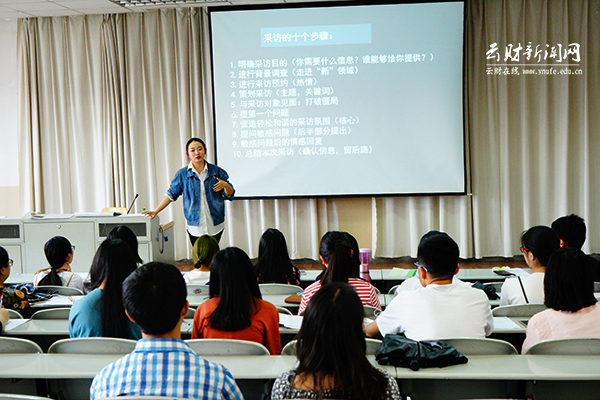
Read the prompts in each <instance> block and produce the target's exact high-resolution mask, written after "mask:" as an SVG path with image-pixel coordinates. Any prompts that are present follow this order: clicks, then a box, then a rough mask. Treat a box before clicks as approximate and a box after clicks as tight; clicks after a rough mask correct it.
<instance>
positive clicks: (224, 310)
mask: <svg viewBox="0 0 600 400" xmlns="http://www.w3.org/2000/svg"><path fill="white" fill-rule="evenodd" d="M209 293H210V297H211V298H212V297H218V298H219V304H218V305H217V308H216V309H215V311H213V313H212V314H211V316H210V317H209V321H210V325H211V327H212V328H214V329H220V330H223V331H229V332H231V331H238V330H240V329H244V328H247V327H248V326H250V325H251V320H250V317H251V316H252V313H253V311H254V309H255V304H256V299H262V296H261V294H260V289H259V288H258V282H257V281H256V274H255V272H254V267H253V266H252V261H250V258H249V257H248V255H247V254H246V253H245V252H244V250H242V249H240V248H237V247H227V248H225V249H223V250H221V251H219V252H218V253H217V254H215V256H214V257H213V260H212V263H211V264H210V289H209Z"/></svg>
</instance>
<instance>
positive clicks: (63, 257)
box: [38, 236, 73, 286]
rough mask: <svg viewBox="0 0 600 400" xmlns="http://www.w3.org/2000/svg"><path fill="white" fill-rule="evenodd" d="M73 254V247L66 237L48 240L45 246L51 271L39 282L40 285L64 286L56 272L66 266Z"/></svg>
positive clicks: (55, 237)
mask: <svg viewBox="0 0 600 400" xmlns="http://www.w3.org/2000/svg"><path fill="white" fill-rule="evenodd" d="M72 252H73V247H72V246H71V242H69V239H67V238H66V237H64V236H54V237H53V238H51V239H50V240H48V241H47V242H46V244H44V254H45V255H46V260H48V264H50V268H51V269H50V272H49V273H48V274H47V275H46V276H45V277H44V278H42V279H41V280H40V281H39V282H38V285H39V286H44V285H52V286H62V280H61V279H60V276H59V275H58V273H57V271H56V270H57V269H59V268H60V267H62V266H63V265H64V264H65V262H66V261H67V257H68V256H69V254H71V253H72Z"/></svg>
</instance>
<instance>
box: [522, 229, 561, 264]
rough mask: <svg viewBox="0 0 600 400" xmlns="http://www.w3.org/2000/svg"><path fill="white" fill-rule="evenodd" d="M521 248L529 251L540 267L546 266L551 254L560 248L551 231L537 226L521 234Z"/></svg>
mask: <svg viewBox="0 0 600 400" xmlns="http://www.w3.org/2000/svg"><path fill="white" fill-rule="evenodd" d="M521 246H522V247H523V248H524V249H526V250H527V251H530V252H531V253H532V254H533V255H534V256H535V258H537V259H538V261H539V263H540V264H541V265H542V266H546V265H548V260H550V256H551V255H552V253H554V251H555V250H557V249H558V248H559V247H560V240H559V239H558V236H557V235H556V233H554V231H553V230H552V229H550V228H549V227H547V226H543V225H538V226H534V227H533V228H529V229H528V230H527V231H525V232H524V233H523V235H522V236H521Z"/></svg>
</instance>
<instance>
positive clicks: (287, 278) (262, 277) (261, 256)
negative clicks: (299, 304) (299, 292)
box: [254, 228, 300, 286]
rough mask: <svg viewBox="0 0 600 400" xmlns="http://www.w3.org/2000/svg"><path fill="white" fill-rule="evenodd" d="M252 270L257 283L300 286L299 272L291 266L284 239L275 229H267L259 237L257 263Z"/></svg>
mask: <svg viewBox="0 0 600 400" xmlns="http://www.w3.org/2000/svg"><path fill="white" fill-rule="evenodd" d="M254 269H255V270H256V276H257V277H258V283H284V284H290V285H297V286H300V271H299V270H298V268H296V267H295V266H294V265H293V264H292V261H291V260H290V256H289V254H288V248H287V243H286V242H285V237H284V236H283V233H281V232H280V231H279V230H277V229H273V228H269V229H267V230H266V231H265V232H264V233H263V234H262V236H261V237H260V242H259V244H258V262H257V263H256V266H255V267H254Z"/></svg>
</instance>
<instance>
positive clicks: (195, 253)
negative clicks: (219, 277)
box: [183, 235, 219, 285]
mask: <svg viewBox="0 0 600 400" xmlns="http://www.w3.org/2000/svg"><path fill="white" fill-rule="evenodd" d="M218 252H219V242H217V239H215V238H214V237H212V236H209V235H202V236H200V237H199V238H198V239H197V240H196V242H195V243H194V247H193V248H192V260H193V261H194V269H193V270H191V271H187V272H186V273H184V274H183V279H185V283H187V284H188V285H206V284H207V283H208V281H209V280H210V263H211V262H212V259H213V257H214V256H215V254H217V253H218Z"/></svg>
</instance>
